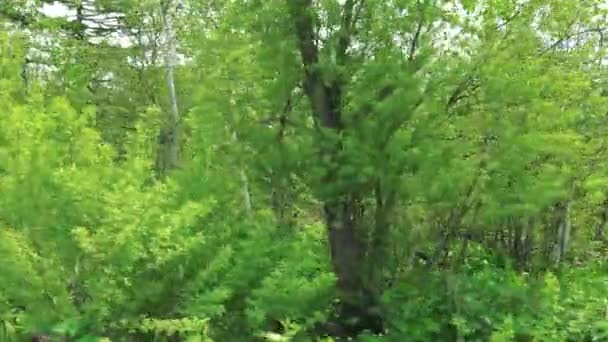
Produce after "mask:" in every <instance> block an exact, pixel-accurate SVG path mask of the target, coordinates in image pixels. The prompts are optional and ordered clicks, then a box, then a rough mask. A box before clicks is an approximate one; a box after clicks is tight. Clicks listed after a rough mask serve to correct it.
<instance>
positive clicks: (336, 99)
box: [286, 0, 381, 336]
mask: <svg viewBox="0 0 608 342" xmlns="http://www.w3.org/2000/svg"><path fill="white" fill-rule="evenodd" d="M286 1H287V5H288V8H289V14H290V16H291V19H292V20H293V23H294V30H295V35H296V38H297V43H298V48H299V52H300V56H301V60H302V65H303V69H304V79H303V82H302V83H303V84H302V86H303V87H302V88H303V89H304V93H305V95H306V97H307V98H308V99H309V102H310V106H311V110H312V114H313V116H314V119H315V122H316V123H317V125H318V126H320V128H321V130H320V131H319V135H320V138H319V139H318V148H319V154H320V156H319V157H320V158H321V160H329V161H330V162H329V163H328V166H327V169H326V173H325V176H324V177H323V179H322V186H323V187H325V188H327V189H331V190H332V191H330V194H329V195H327V197H326V198H324V212H325V221H326V226H327V232H328V240H329V245H330V252H331V260H332V264H333V268H334V272H335V274H336V276H337V287H338V291H339V296H340V300H341V305H340V307H339V309H338V315H339V316H340V318H341V320H342V322H345V321H346V320H350V319H353V318H356V320H357V321H358V322H359V323H358V324H357V326H349V327H348V329H347V330H348V333H347V335H351V336H352V335H356V334H357V333H358V332H359V331H360V330H363V329H372V330H376V331H377V330H379V329H380V327H381V322H380V320H379V319H378V318H377V316H374V315H370V314H369V312H368V311H367V310H368V308H369V307H370V306H373V304H372V303H373V302H374V299H373V296H372V295H371V294H370V293H369V292H368V291H367V289H366V282H365V279H364V274H365V272H364V270H365V267H364V265H365V254H366V253H365V251H366V248H365V240H364V238H363V234H360V229H361V228H362V227H360V226H359V225H360V222H359V220H358V218H359V215H358V203H359V198H358V196H357V195H356V194H354V193H351V192H349V191H348V190H345V189H342V190H335V186H336V183H337V180H338V171H339V170H340V167H341V166H342V165H341V164H340V160H339V154H340V152H341V149H342V145H341V143H340V141H339V139H338V141H337V142H336V141H335V140H334V139H324V138H325V137H326V136H325V135H324V133H325V132H328V131H329V132H330V134H331V133H334V134H338V135H339V133H340V132H341V131H342V130H343V129H344V126H343V122H342V120H341V114H342V113H341V109H342V108H341V102H342V92H343V87H344V83H343V82H344V81H343V80H341V79H340V77H337V79H336V80H334V81H332V82H326V81H325V80H326V79H327V78H326V77H324V76H325V75H324V74H323V71H322V70H321V69H319V68H318V67H317V66H318V63H319V58H320V57H319V47H318V46H317V44H316V41H317V39H316V38H317V37H316V32H317V30H316V28H315V27H314V19H313V8H312V7H313V5H312V0H286ZM354 3H355V2H354V1H352V0H347V1H346V3H345V4H344V6H343V10H344V12H343V18H342V23H341V25H342V27H341V32H340V37H339V39H338V42H337V44H336V46H335V49H336V54H335V55H336V57H337V58H336V63H338V64H342V65H343V63H346V60H347V58H348V57H347V53H346V52H347V49H348V47H349V45H350V31H351V29H352V25H353V23H352V20H353V17H354V11H353V9H354ZM324 131H325V132H324Z"/></svg>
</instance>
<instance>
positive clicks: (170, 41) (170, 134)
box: [161, 1, 180, 169]
mask: <svg viewBox="0 0 608 342" xmlns="http://www.w3.org/2000/svg"><path fill="white" fill-rule="evenodd" d="M169 4H170V2H169V1H163V2H162V3H161V16H162V23H163V31H164V36H165V43H166V47H165V51H164V52H165V53H164V58H165V68H166V69H167V87H168V89H169V100H170V102H171V112H170V117H169V122H168V125H169V127H168V130H167V132H166V134H167V139H166V143H167V146H165V148H164V153H165V158H166V159H165V163H164V164H165V167H166V168H167V169H172V168H174V167H176V166H177V163H178V162H179V148H180V145H179V143H180V134H179V133H180V132H179V130H180V127H179V126H180V115H179V107H178V103H177V93H176V91H175V76H174V68H175V63H176V59H177V51H176V47H175V32H174V30H173V21H172V18H171V16H170V14H169Z"/></svg>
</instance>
